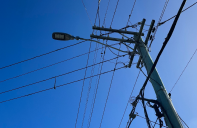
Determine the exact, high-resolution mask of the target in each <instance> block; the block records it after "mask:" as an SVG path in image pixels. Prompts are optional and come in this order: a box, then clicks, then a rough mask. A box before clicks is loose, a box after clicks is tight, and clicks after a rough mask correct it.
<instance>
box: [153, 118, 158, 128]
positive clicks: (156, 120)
mask: <svg viewBox="0 0 197 128" xmlns="http://www.w3.org/2000/svg"><path fill="white" fill-rule="evenodd" d="M158 119H159V118H157V119H156V121H155V124H154V126H153V128H154V127H155V125H156V123H157V120H158Z"/></svg>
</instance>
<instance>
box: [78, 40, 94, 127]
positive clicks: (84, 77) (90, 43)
mask: <svg viewBox="0 0 197 128" xmlns="http://www.w3.org/2000/svg"><path fill="white" fill-rule="evenodd" d="M91 43H92V41H91V42H90V47H89V52H90V50H91ZM89 57H90V53H89V54H88V59H87V63H86V69H85V75H84V80H83V85H82V89H81V96H80V100H79V107H78V111H77V118H76V122H75V128H76V127H77V120H78V116H79V109H80V106H81V99H82V96H83V88H84V85H85V77H86V73H87V65H88V61H89Z"/></svg>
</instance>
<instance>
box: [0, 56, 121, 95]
mask: <svg viewBox="0 0 197 128" xmlns="http://www.w3.org/2000/svg"><path fill="white" fill-rule="evenodd" d="M119 57H120V56H119ZM116 58H118V57H115V58H112V59H109V60H106V61H102V62H99V63H96V64H93V65H90V66H86V67H83V68H80V69H76V70H73V71H70V72H67V73H64V74H61V75H57V76H53V77H50V78H47V79H44V80H41V81H37V82H34V83H31V84H27V85H24V86H20V87H17V88H14V89H10V90H7V91H3V92H0V94H3V93H7V92H10V91H14V90H18V89H21V88H24V87H28V86H30V85H34V84H38V83H41V82H44V81H48V80H50V79H54V78H56V77H60V76H64V75H68V74H70V73H73V72H76V71H80V70H83V69H87V68H89V67H92V66H95V65H98V64H100V63H104V62H107V61H110V60H114V59H116Z"/></svg>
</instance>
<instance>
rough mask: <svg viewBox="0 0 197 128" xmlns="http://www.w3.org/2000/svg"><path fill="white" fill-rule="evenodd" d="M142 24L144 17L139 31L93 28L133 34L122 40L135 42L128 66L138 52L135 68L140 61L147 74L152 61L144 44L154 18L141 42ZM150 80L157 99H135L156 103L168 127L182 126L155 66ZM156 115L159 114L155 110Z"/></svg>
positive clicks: (115, 39)
mask: <svg viewBox="0 0 197 128" xmlns="http://www.w3.org/2000/svg"><path fill="white" fill-rule="evenodd" d="M144 24H145V19H143V20H142V22H141V27H140V30H139V33H136V32H130V31H126V30H125V31H123V30H119V31H118V30H116V29H111V28H103V27H102V28H101V27H95V26H94V27H93V29H97V30H104V31H111V32H118V33H120V34H122V33H124V34H132V35H134V38H133V39H128V40H124V42H127V43H135V46H134V48H133V52H131V53H130V62H129V65H128V67H131V64H132V61H133V58H134V55H135V54H139V55H140V58H139V61H138V63H137V68H139V65H140V63H141V61H142V63H143V65H144V66H145V68H146V71H147V74H149V72H150V70H151V68H152V66H153V61H152V59H151V56H150V54H149V52H148V50H147V47H146V45H147V42H148V39H149V37H150V33H151V31H152V28H153V25H154V20H153V21H152V22H151V25H150V28H149V31H148V34H147V37H146V40H145V42H143V40H142V38H141V35H143V33H142V30H143V27H144ZM90 37H92V38H97V39H106V40H113V41H121V40H122V39H118V38H111V37H104V36H97V35H90ZM122 41H123V40H122ZM124 42H122V43H123V44H125V43H124ZM125 45H126V44H125ZM150 82H151V84H152V86H153V88H154V91H155V94H156V96H157V100H151V99H146V98H143V97H141V98H140V97H137V98H136V100H144V101H147V102H148V103H149V104H150V103H154V105H155V106H157V105H158V106H159V107H160V109H161V111H162V114H160V117H158V118H161V117H162V116H164V120H165V122H166V125H167V126H168V127H169V128H182V127H183V126H182V124H181V121H180V119H179V117H178V114H177V112H176V110H175V108H174V106H173V104H172V101H171V98H170V97H169V96H168V93H167V91H166V89H165V86H164V84H163V82H162V80H161V78H160V76H159V73H158V72H157V69H156V68H155V69H154V71H153V72H152V74H151V76H150ZM154 105H153V106H154ZM155 110H156V108H155ZM156 115H159V114H158V113H157V112H156Z"/></svg>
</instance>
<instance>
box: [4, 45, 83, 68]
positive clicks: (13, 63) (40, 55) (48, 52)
mask: <svg viewBox="0 0 197 128" xmlns="http://www.w3.org/2000/svg"><path fill="white" fill-rule="evenodd" d="M83 42H85V41H81V42H78V43H75V44H72V45H69V46H66V47H63V48H59V49H56V50H53V51H50V52H47V53H44V54H41V55H38V56H34V57H32V58H29V59H26V60H23V61H19V62H16V63H13V64H10V65H7V66H4V67H1V68H0V69H4V68H8V67H11V66H14V65H17V64H20V63H23V62H26V61H29V60H33V59H35V58H38V57H42V56H45V55H48V54H51V53H54V52H57V51H60V50H62V49H66V48H69V47H72V46H75V45H78V44H81V43H83Z"/></svg>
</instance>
